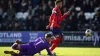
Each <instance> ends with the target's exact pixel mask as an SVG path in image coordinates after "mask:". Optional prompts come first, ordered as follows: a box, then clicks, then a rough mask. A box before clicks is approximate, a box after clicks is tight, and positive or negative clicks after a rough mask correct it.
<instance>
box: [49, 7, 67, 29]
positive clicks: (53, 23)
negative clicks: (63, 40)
mask: <svg viewBox="0 0 100 56" xmlns="http://www.w3.org/2000/svg"><path fill="white" fill-rule="evenodd" d="M66 16H67V14H64V15H63V16H62V13H61V11H60V9H58V7H55V8H53V10H52V14H51V16H50V19H49V26H50V27H57V28H60V24H61V21H62V20H63V19H64V18H65V17H66Z"/></svg>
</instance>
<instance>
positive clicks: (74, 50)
mask: <svg viewBox="0 0 100 56" xmlns="http://www.w3.org/2000/svg"><path fill="white" fill-rule="evenodd" d="M4 50H12V49H11V47H0V56H10V55H6V54H4V53H3V51H4ZM54 52H56V54H57V56H100V48H83V47H81V48H79V47H57V48H56V49H55V50H54ZM42 54H43V55H42V56H46V54H47V52H46V50H43V51H42ZM35 56H39V55H38V54H36V55H35Z"/></svg>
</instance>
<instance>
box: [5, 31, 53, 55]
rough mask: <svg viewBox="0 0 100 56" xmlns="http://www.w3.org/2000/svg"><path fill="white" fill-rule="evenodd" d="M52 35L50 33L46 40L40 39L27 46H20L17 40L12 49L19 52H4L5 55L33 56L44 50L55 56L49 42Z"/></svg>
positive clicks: (46, 35)
mask: <svg viewBox="0 0 100 56" xmlns="http://www.w3.org/2000/svg"><path fill="white" fill-rule="evenodd" d="M51 37H52V35H51V34H50V33H47V34H45V38H42V37H39V38H37V39H36V40H34V41H33V42H30V43H27V44H20V41H19V40H17V41H16V42H15V43H14V44H13V45H12V49H14V50H19V52H17V53H16V52H14V51H4V53H5V54H11V55H12V56H33V55H34V54H36V53H40V51H42V50H43V49H46V50H47V52H48V55H51V56H54V54H52V52H51V51H50V49H49V41H50V40H51Z"/></svg>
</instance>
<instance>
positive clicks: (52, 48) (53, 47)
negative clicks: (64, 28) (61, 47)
mask: <svg viewBox="0 0 100 56" xmlns="http://www.w3.org/2000/svg"><path fill="white" fill-rule="evenodd" d="M51 43H52V46H51V48H50V50H51V51H53V50H54V49H55V48H56V47H57V45H58V44H59V43H60V38H56V39H54V40H52V41H51Z"/></svg>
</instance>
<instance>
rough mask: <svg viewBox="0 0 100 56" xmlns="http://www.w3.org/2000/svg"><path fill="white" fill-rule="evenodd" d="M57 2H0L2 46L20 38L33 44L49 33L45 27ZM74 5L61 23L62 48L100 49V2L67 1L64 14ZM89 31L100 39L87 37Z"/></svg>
mask: <svg viewBox="0 0 100 56" xmlns="http://www.w3.org/2000/svg"><path fill="white" fill-rule="evenodd" d="M54 1H55V0H0V46H5V47H6V46H10V45H11V44H12V43H13V42H14V41H15V40H16V39H19V40H22V41H23V42H30V41H32V40H34V39H35V38H36V37H37V36H44V34H45V33H46V32H49V30H46V28H45V27H46V25H48V21H49V17H50V15H51V13H52V9H53V7H54V5H55V4H54V3H55V2H54ZM71 6H74V10H73V11H72V13H71V14H70V15H69V16H68V17H67V18H66V19H64V20H63V22H62V24H61V27H62V30H63V31H64V37H65V40H64V42H63V43H61V44H60V45H59V46H61V47H66V46H68V47H73V48H74V47H93V48H95V47H100V41H99V40H100V1H99V0H63V8H62V9H61V11H62V14H64V13H66V12H67V11H68V9H69V8H70V7H71ZM88 28H90V29H92V30H93V31H94V32H95V33H97V34H96V36H97V37H99V38H95V37H94V36H91V37H87V36H85V34H84V32H85V30H86V29H88ZM0 48H2V47H0ZM66 48H67V47H66ZM97 50H99V49H97ZM2 52H3V51H2ZM89 52H90V51H89ZM97 52H100V51H97ZM0 54H1V53H0ZM89 54H90V53H89ZM69 56H70V55H69ZM76 56H77V55H76ZM83 56H84V55H83ZM90 56H91V55H90ZM93 56H96V55H93ZM97 56H99V54H98V55H97Z"/></svg>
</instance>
